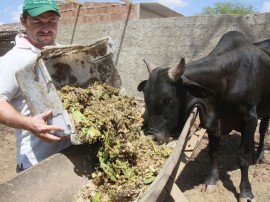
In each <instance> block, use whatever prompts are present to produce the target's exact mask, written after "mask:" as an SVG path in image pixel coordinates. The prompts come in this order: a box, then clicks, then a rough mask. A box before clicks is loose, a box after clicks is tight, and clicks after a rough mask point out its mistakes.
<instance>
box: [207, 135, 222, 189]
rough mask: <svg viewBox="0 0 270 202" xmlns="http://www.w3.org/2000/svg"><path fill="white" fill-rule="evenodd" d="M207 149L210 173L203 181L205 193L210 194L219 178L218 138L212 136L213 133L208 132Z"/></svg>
mask: <svg viewBox="0 0 270 202" xmlns="http://www.w3.org/2000/svg"><path fill="white" fill-rule="evenodd" d="M208 139H209V143H208V148H209V153H208V154H209V157H210V171H209V174H208V175H207V177H206V179H205V189H204V191H206V192H207V193H212V192H214V191H215V190H216V186H217V181H218V178H219V174H218V153H219V144H220V136H217V135H214V134H213V133H210V132H208Z"/></svg>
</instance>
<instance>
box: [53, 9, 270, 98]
mask: <svg viewBox="0 0 270 202" xmlns="http://www.w3.org/2000/svg"><path fill="white" fill-rule="evenodd" d="M269 19H270V13H265V14H252V15H247V16H243V17H240V16H227V15H224V16H194V17H177V18H163V19H160V18H159V19H144V20H132V21H129V22H125V21H117V22H111V23H99V24H91V23H90V24H78V25H77V27H76V32H75V36H74V40H73V44H90V43H91V42H92V41H94V40H95V39H97V38H101V37H104V36H111V37H112V39H113V41H114V44H115V47H116V52H115V57H116V58H115V59H116V66H117V69H118V71H119V74H120V76H121V79H122V83H123V87H124V89H125V91H126V93H127V94H129V95H133V96H136V97H140V98H141V97H142V93H139V92H137V85H138V84H139V82H141V81H142V80H145V79H147V78H148V72H147V70H146V67H145V64H144V63H143V59H146V60H147V61H149V62H152V63H153V64H155V65H157V66H162V67H168V66H175V65H177V64H178V62H179V61H180V58H181V57H185V58H186V62H190V61H193V60H196V59H199V58H200V57H203V56H206V55H207V54H208V53H209V52H210V51H211V50H212V49H213V48H214V47H215V46H216V44H217V43H218V41H219V40H220V38H221V36H222V35H223V34H225V33H226V32H228V31H231V30H238V31H241V32H243V33H244V35H245V36H246V37H247V38H248V39H249V40H251V41H252V42H257V41H261V40H265V39H268V38H270V26H269ZM73 27H74V26H73V25H61V26H60V29H59V32H58V38H57V39H58V42H59V43H61V44H69V43H70V41H71V37H72V31H73Z"/></svg>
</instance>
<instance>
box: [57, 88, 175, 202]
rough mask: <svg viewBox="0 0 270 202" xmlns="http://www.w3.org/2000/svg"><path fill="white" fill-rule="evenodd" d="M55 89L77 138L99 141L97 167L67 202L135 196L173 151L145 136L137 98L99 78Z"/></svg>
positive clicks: (87, 141)
mask: <svg viewBox="0 0 270 202" xmlns="http://www.w3.org/2000/svg"><path fill="white" fill-rule="evenodd" d="M58 93H59V96H60V98H61V100H62V102H63V105H64V108H65V109H66V110H67V111H68V113H69V115H70V116H71V119H72V121H73V123H74V126H75V130H76V134H77V136H78V138H80V141H81V142H82V143H84V144H94V143H95V144H98V145H99V146H98V153H97V157H98V159H99V166H98V167H97V168H96V171H95V172H94V173H92V174H91V180H90V181H89V183H87V184H86V185H85V186H83V187H82V188H81V190H80V192H79V193H78V194H77V195H76V196H74V198H73V201H77V202H78V201H121V202H124V201H136V200H138V199H139V198H140V196H142V194H143V193H144V192H145V190H146V189H147V187H148V186H149V185H150V184H151V183H152V182H153V181H154V179H155V177H156V176H157V175H158V173H159V171H160V170H161V169H162V166H163V164H164V163H165V161H166V160H167V158H168V157H169V155H170V154H171V152H172V150H173V148H172V147H169V146H167V145H157V144H156V143H155V142H153V141H152V140H150V139H148V138H146V137H145V135H144V134H143V131H142V130H141V125H142V120H141V113H140V111H141V105H140V103H139V102H138V101H137V100H136V99H135V98H133V97H129V96H123V95H120V93H119V90H118V89H115V88H113V87H110V86H108V85H107V84H105V83H94V84H91V85H88V86H87V87H86V88H82V87H75V86H71V85H67V86H64V87H62V88H61V89H59V90H58Z"/></svg>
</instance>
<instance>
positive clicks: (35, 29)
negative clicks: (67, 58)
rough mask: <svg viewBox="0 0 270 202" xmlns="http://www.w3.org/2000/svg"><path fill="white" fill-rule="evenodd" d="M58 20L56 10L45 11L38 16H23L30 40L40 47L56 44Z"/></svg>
mask: <svg viewBox="0 0 270 202" xmlns="http://www.w3.org/2000/svg"><path fill="white" fill-rule="evenodd" d="M58 20H59V17H58V16H57V14H56V13H55V12H45V13H42V14H41V15H39V16H36V17H32V16H30V15H27V18H26V19H25V18H23V16H21V22H22V24H23V25H24V27H25V29H26V33H27V37H28V40H29V41H30V42H31V43H32V44H33V45H34V46H36V47H38V48H42V47H44V46H47V45H54V40H55V38H56V34H57V26H58Z"/></svg>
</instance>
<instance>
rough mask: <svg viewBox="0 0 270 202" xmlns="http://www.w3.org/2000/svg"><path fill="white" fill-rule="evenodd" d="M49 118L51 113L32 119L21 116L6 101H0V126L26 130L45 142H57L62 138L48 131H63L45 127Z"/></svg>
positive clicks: (60, 128)
mask: <svg viewBox="0 0 270 202" xmlns="http://www.w3.org/2000/svg"><path fill="white" fill-rule="evenodd" d="M51 116H52V112H51V111H47V112H44V113H42V114H39V115H36V116H33V117H27V116H23V115H21V114H20V113H19V112H17V111H16V110H15V109H14V107H13V106H12V105H11V104H9V103H8V102H7V101H5V100H0V124H3V125H6V126H9V127H12V128H18V129H24V130H28V131H30V132H32V133H33V134H35V135H36V136H38V137H39V138H40V139H42V140H44V141H46V142H57V141H59V140H61V139H63V138H61V137H57V136H55V135H52V134H50V131H63V130H64V129H63V128H62V127H58V126H54V125H47V124H46V120H47V119H48V118H49V117H51Z"/></svg>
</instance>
